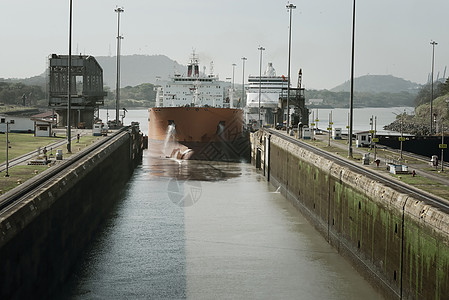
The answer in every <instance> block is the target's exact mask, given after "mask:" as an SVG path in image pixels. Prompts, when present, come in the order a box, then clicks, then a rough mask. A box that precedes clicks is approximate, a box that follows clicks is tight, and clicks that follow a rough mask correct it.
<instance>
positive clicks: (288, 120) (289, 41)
mask: <svg viewBox="0 0 449 300" xmlns="http://www.w3.org/2000/svg"><path fill="white" fill-rule="evenodd" d="M295 8H296V6H295V5H293V4H292V3H290V4H289V5H287V10H288V11H289V13H290V26H289V28H288V74H287V76H288V78H287V124H286V126H287V132H288V131H289V128H290V107H289V101H290V60H291V52H292V11H293V9H295Z"/></svg>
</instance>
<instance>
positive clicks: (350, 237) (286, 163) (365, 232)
mask: <svg viewBox="0 0 449 300" xmlns="http://www.w3.org/2000/svg"><path fill="white" fill-rule="evenodd" d="M251 141H252V143H253V144H252V148H253V152H252V154H253V158H254V159H255V158H256V155H257V153H258V152H260V154H259V157H260V165H259V166H258V167H260V168H261V170H263V172H264V174H265V175H266V176H268V177H269V178H268V180H270V181H271V183H272V184H273V185H274V186H275V187H278V186H281V192H282V193H283V194H284V195H285V196H286V197H287V199H289V200H290V201H291V202H292V203H293V204H294V205H295V206H296V207H297V208H298V209H300V210H301V212H303V213H304V214H305V215H306V216H307V217H308V218H309V219H310V220H311V222H312V223H313V224H314V225H315V227H316V228H317V229H318V230H319V231H320V232H321V233H322V234H323V236H324V237H325V238H326V239H327V240H328V242H329V243H331V244H332V245H333V246H334V247H335V248H336V249H338V251H339V252H340V253H341V254H342V255H344V256H347V257H348V258H350V259H351V261H352V262H353V263H354V265H355V266H356V267H357V268H358V269H359V270H360V271H362V273H363V274H364V275H366V276H365V277H367V278H368V279H369V280H370V281H371V282H372V283H373V284H374V285H376V286H377V287H379V288H380V289H381V290H382V291H383V292H384V294H385V295H386V296H387V297H388V298H393V299H447V298H448V297H449V216H448V215H447V214H445V213H443V212H441V211H439V210H438V209H436V208H434V207H431V206H429V205H427V204H426V203H424V202H423V201H420V200H418V199H414V198H412V197H411V196H408V195H405V194H402V193H399V192H397V191H395V190H393V189H392V188H390V187H388V186H386V185H384V184H381V183H379V182H377V181H374V180H371V179H369V178H367V177H365V176H363V175H360V174H358V173H355V172H353V171H351V170H349V169H347V168H344V167H342V166H340V165H338V164H337V163H335V162H333V161H330V160H328V159H325V158H323V157H321V156H319V155H317V154H314V153H312V152H310V151H307V150H305V149H303V148H301V147H299V146H297V145H294V144H292V143H289V142H288V141H286V140H284V139H282V138H279V137H276V136H273V135H271V136H270V135H269V134H268V133H262V132H258V133H255V134H254V135H253V136H252V139H251ZM257 149H258V150H257ZM266 153H268V154H269V155H268V156H266Z"/></svg>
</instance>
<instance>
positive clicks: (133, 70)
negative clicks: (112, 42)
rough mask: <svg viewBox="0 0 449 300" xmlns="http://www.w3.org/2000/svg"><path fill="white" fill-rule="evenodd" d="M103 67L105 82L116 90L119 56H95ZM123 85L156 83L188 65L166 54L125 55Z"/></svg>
mask: <svg viewBox="0 0 449 300" xmlns="http://www.w3.org/2000/svg"><path fill="white" fill-rule="evenodd" d="M95 58H96V59H97V61H98V63H99V64H100V66H101V67H102V68H103V82H104V84H105V85H106V86H109V87H110V88H111V89H113V90H115V85H116V81H117V79H116V76H117V75H116V74H117V70H116V68H117V58H116V57H115V56H96V57H95ZM120 67H121V76H120V80H121V86H122V87H126V86H136V85H139V84H142V83H156V81H157V77H160V78H161V79H166V78H168V76H169V75H173V73H174V71H175V70H176V72H179V73H181V74H182V73H184V72H185V70H186V67H185V66H183V65H180V64H179V63H177V62H176V61H173V60H171V59H170V58H168V57H167V56H165V55H151V56H150V55H125V56H121V57H120Z"/></svg>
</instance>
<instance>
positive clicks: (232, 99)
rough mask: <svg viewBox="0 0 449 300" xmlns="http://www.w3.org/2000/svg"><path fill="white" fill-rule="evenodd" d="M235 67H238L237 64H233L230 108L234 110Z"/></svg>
mask: <svg viewBox="0 0 449 300" xmlns="http://www.w3.org/2000/svg"><path fill="white" fill-rule="evenodd" d="M235 66H237V65H236V64H232V85H231V93H232V94H231V103H230V104H231V105H230V107H231V108H233V107H234V73H235Z"/></svg>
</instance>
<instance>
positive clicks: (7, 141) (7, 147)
mask: <svg viewBox="0 0 449 300" xmlns="http://www.w3.org/2000/svg"><path fill="white" fill-rule="evenodd" d="M8 132H9V122H6V174H5V177H9V173H8V172H9V157H8V153H9V137H8Z"/></svg>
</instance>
